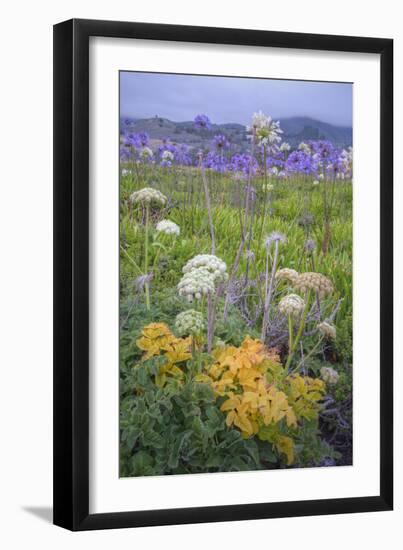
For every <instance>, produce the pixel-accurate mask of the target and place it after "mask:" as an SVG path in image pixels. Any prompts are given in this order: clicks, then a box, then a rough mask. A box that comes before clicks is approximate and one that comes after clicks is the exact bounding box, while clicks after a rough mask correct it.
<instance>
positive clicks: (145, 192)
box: [130, 187, 168, 207]
mask: <svg viewBox="0 0 403 550" xmlns="http://www.w3.org/2000/svg"><path fill="white" fill-rule="evenodd" d="M130 200H131V202H132V203H134V204H144V205H151V204H152V205H153V206H158V207H162V206H165V204H166V203H167V200H168V199H167V198H166V196H165V195H163V194H162V193H161V191H158V189H153V188H152V187H143V189H140V190H139V191H135V192H134V193H132V194H131V196H130Z"/></svg>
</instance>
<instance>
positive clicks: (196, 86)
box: [120, 72, 352, 126]
mask: <svg viewBox="0 0 403 550" xmlns="http://www.w3.org/2000/svg"><path fill="white" fill-rule="evenodd" d="M120 78H121V81H120V97H121V102H120V109H121V115H122V116H127V117H134V118H150V117H154V116H155V115H158V116H160V117H163V118H168V119H170V120H174V121H176V122H181V121H185V120H193V119H194V117H195V116H196V115H197V114H200V113H204V114H206V115H207V116H208V117H209V118H210V120H211V121H212V122H216V123H224V122H238V123H240V124H245V125H246V124H249V121H250V119H251V116H252V114H253V113H254V112H256V111H259V110H262V111H263V112H264V113H265V114H267V115H270V116H272V117H273V118H286V117H291V116H309V117H312V118H315V119H317V120H321V121H323V122H330V123H332V124H337V125H339V126H351V125H352V85H351V84H344V83H329V82H303V81H293V80H266V79H257V78H228V77H216V76H192V75H173V74H160V73H136V72H121V76H120Z"/></svg>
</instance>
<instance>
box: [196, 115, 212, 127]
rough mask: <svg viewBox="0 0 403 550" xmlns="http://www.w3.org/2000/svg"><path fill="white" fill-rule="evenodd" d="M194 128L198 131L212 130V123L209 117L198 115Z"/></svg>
mask: <svg viewBox="0 0 403 550" xmlns="http://www.w3.org/2000/svg"><path fill="white" fill-rule="evenodd" d="M194 126H195V128H197V129H198V130H210V128H211V122H210V119H209V117H208V116H207V115H197V116H196V118H195V119H194Z"/></svg>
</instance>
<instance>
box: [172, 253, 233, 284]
mask: <svg viewBox="0 0 403 550" xmlns="http://www.w3.org/2000/svg"><path fill="white" fill-rule="evenodd" d="M200 268H201V269H206V270H207V271H208V272H209V273H211V275H212V276H213V281H214V284H217V283H224V282H225V281H226V280H227V279H228V274H227V265H226V263H225V262H223V261H222V260H221V259H220V258H217V256H214V255H213V254H198V255H197V256H195V257H194V258H192V259H191V260H189V261H188V262H187V264H186V265H185V266H184V268H183V269H182V271H183V273H189V272H190V271H194V270H195V269H200Z"/></svg>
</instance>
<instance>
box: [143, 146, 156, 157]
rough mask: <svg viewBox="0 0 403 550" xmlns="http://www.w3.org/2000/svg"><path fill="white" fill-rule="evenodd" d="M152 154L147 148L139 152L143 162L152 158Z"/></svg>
mask: <svg viewBox="0 0 403 550" xmlns="http://www.w3.org/2000/svg"><path fill="white" fill-rule="evenodd" d="M153 154H154V153H153V152H152V151H151V149H150V148H149V147H143V148H142V149H141V151H140V158H142V159H143V160H145V159H150V158H152V157H153Z"/></svg>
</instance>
